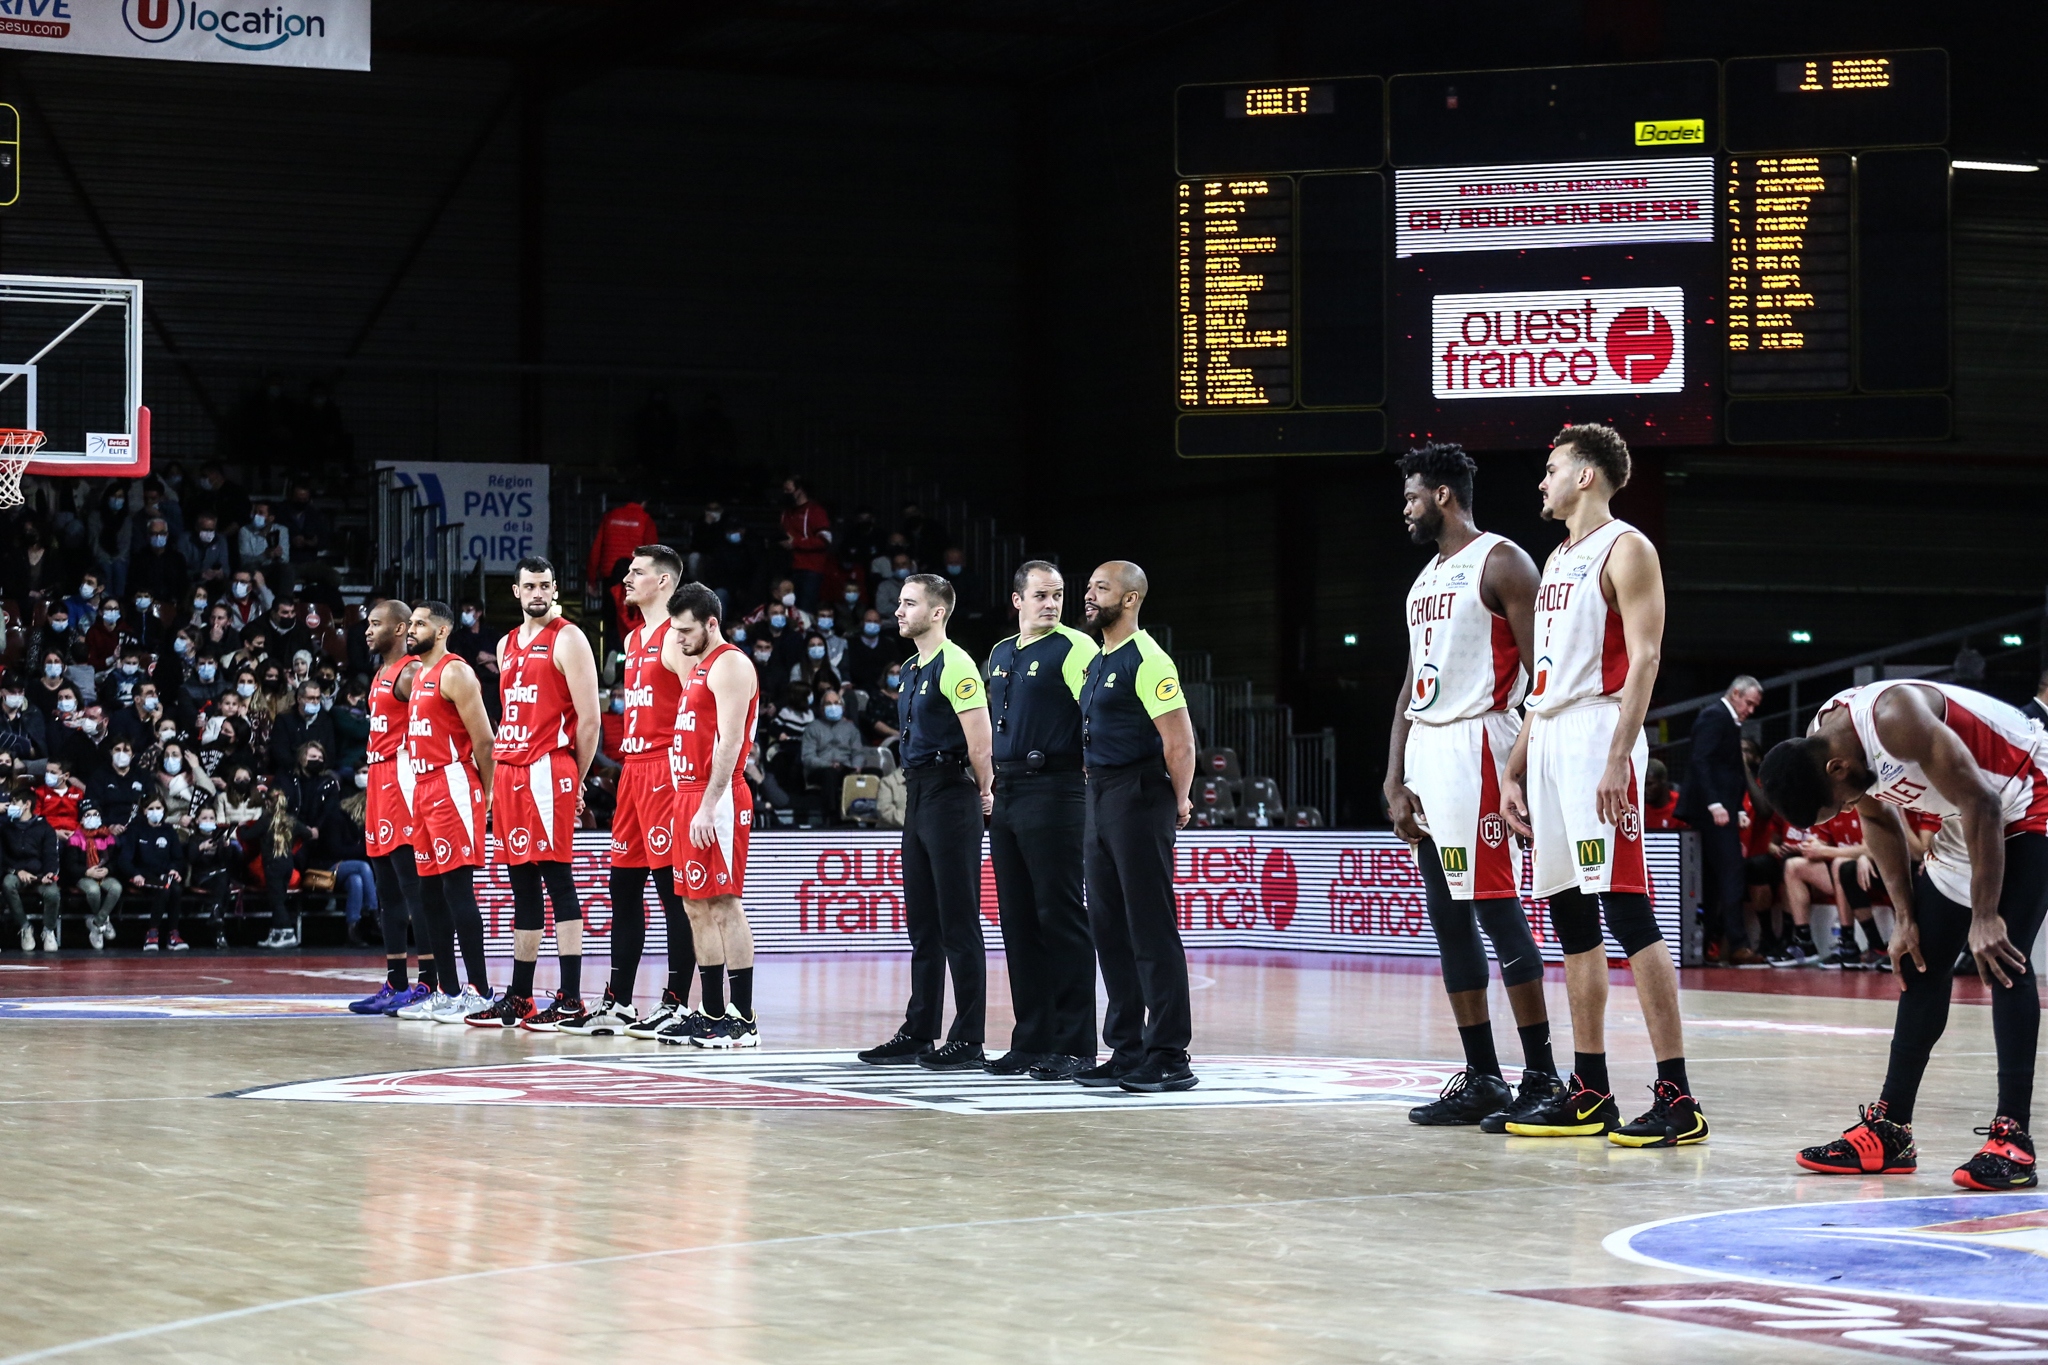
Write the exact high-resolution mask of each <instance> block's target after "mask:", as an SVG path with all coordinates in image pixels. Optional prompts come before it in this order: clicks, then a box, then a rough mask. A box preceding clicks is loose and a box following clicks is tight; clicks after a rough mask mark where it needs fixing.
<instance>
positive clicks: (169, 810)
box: [156, 740, 219, 833]
mask: <svg viewBox="0 0 2048 1365" xmlns="http://www.w3.org/2000/svg"><path fill="white" fill-rule="evenodd" d="M156 787H157V794H158V795H159V796H161V797H162V798H163V802H164V815H165V817H166V818H167V819H169V820H170V822H171V824H173V825H174V826H176V827H177V829H178V830H179V832H180V833H183V832H184V831H186V830H189V829H191V828H192V817H193V815H194V814H195V813H196V812H197V811H200V810H204V809H208V808H210V807H211V806H212V805H213V799H214V797H215V796H217V795H219V790H218V788H216V787H215V786H214V783H213V779H212V778H210V777H208V776H207V775H206V770H205V769H204V768H202V767H200V766H199V764H198V762H196V761H195V760H194V758H193V756H192V755H191V754H190V753H188V752H187V751H186V749H185V746H184V745H183V744H181V743H179V742H177V741H176V740H172V741H170V742H167V743H165V744H164V746H163V752H162V753H161V754H159V755H158V757H157V761H156Z"/></svg>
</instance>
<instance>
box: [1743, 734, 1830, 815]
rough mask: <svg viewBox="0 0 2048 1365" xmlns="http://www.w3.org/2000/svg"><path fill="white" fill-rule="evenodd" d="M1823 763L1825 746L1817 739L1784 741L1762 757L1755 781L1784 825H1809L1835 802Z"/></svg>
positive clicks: (1826, 754) (1826, 751)
mask: <svg viewBox="0 0 2048 1365" xmlns="http://www.w3.org/2000/svg"><path fill="white" fill-rule="evenodd" d="M1827 763H1828V748H1827V744H1826V743H1825V742H1823V741H1822V740H1821V739H1819V738H1818V737H1816V736H1812V735H1809V736H1806V737H1805V738H1803V739H1788V740H1786V741H1784V742H1783V743H1781V744H1779V745H1777V746H1775V747H1774V748H1772V750H1771V751H1770V752H1769V753H1767V754H1765V755H1764V761H1763V763H1762V764H1761V765H1759V766H1758V768H1757V774H1756V780H1757V783H1758V785H1760V786H1761V787H1762V788H1763V789H1764V795H1765V796H1768V797H1769V798H1771V804H1772V805H1774V806H1776V807H1777V808H1778V813H1779V814H1780V815H1782V816H1784V817H1785V821H1786V823H1787V824H1791V825H1795V826H1806V825H1811V824H1812V823H1813V822H1814V818H1815V817H1816V816H1818V815H1819V814H1820V808H1821V807H1822V806H1825V805H1827V804H1828V803H1829V802H1831V801H1833V800H1834V799H1835V784H1834V783H1833V782H1832V781H1831V780H1830V779H1829V777H1828V768H1827Z"/></svg>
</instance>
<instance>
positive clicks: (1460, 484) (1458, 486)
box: [1394, 441, 1479, 512]
mask: <svg viewBox="0 0 2048 1365" xmlns="http://www.w3.org/2000/svg"><path fill="white" fill-rule="evenodd" d="M1394 467H1395V468H1396V469H1399V470H1400V471H1401V477H1402V478H1403V479H1410V478H1419V479H1421V480H1422V486H1423V487H1425V488H1448V489H1450V490H1451V496H1452V497H1454V498H1456V499H1457V500H1458V506H1460V507H1462V508H1464V509H1465V510H1466V511H1467V512H1470V511H1471V510H1472V476H1473V475H1475V474H1477V473H1478V472H1479V465H1478V463H1477V462H1476V461H1475V460H1473V458H1472V457H1471V456H1470V455H1467V454H1466V453H1465V447H1463V446H1461V445H1459V444H1458V443H1457V442H1456V441H1431V442H1429V443H1428V444H1426V445H1419V446H1417V447H1415V449H1413V450H1411V451H1409V452H1408V453H1407V454H1406V455H1403V456H1402V457H1401V458H1400V459H1399V460H1396V461H1395V462H1394Z"/></svg>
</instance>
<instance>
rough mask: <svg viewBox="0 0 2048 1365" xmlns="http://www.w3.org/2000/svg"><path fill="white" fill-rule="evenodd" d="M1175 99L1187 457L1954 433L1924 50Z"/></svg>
mask: <svg viewBox="0 0 2048 1365" xmlns="http://www.w3.org/2000/svg"><path fill="white" fill-rule="evenodd" d="M1176 101H1177V103H1176V109H1175V118H1176V127H1175V144H1174V145H1175V158H1176V166H1175V169H1176V171H1177V172H1178V176H1179V179H1178V182H1177V184H1176V185H1175V187H1174V205H1173V211H1174V232H1175V238H1174V271H1175V292H1176V318H1175V326H1176V341H1177V346H1176V348H1175V360H1176V366H1175V392H1174V398H1175V402H1176V404H1177V406H1178V410H1179V411H1178V416H1177V418H1176V429H1175V435H1176V446H1177V448H1178V450H1179V451H1180V453H1181V454H1182V455H1184V456H1188V457H1191V458H1199V457H1208V456H1263V455H1335V454H1374V453H1377V452H1379V451H1382V450H1386V449H1388V448H1390V447H1394V448H1402V447H1406V446H1410V445H1415V444H1419V443H1421V442H1423V441H1430V440H1438V441H1458V442H1461V443H1463V444H1464V445H1466V446H1469V447H1471V448H1473V449H1476V450H1501V449H1511V448H1524V449H1527V448H1539V449H1540V448H1541V447H1542V446H1544V445H1547V444H1548V443H1549V440H1550V437H1551V436H1552V435H1553V434H1554V433H1555V432H1556V431H1557V430H1558V428H1560V427H1562V426H1565V425H1567V424H1568V423H1573V422H1603V423H1606V424H1608V425H1610V426H1613V427H1615V428H1616V429H1617V430H1619V431H1620V432H1621V433H1622V435H1623V436H1624V437H1626V438H1627V440H1628V441H1629V442H1630V443H1631V444H1632V445H1638V446H1704V445H1715V444H1719V443H1723V442H1726V443H1729V444H1736V445H1742V444H1763V443H1771V444H1788V443H1807V442H1832V441H1843V442H1859V443H1860V442H1876V441H1933V440H1940V439H1943V438H1945V437H1946V436H1947V435H1948V430H1949V278H1948V276H1949V264H1948V257H1949V175H1950V165H1949V156H1948V152H1947V150H1946V147H1945V144H1946V142H1947V140H1948V56H1947V54H1946V53H1944V52H1942V51H1940V50H1938V49H1931V48H1930V49H1916V50H1911V51H1899V52H1857V53H1823V54H1819V55H1801V56H1785V57H1743V58H1737V59H1733V60H1730V61H1726V62H1714V61H1677V62H1642V63H1628V64H1623V65H1614V66H1572V67H1549V68H1540V69H1528V70H1519V71H1447V72H1438V73H1435V74H1428V75H1397V76H1393V77H1388V78H1382V77H1380V76H1345V77H1333V78H1327V79H1325V78H1314V79H1304V80H1296V81H1270V82H1257V83H1251V82H1240V83H1236V84H1221V85H1187V86H1182V87H1181V88H1180V90H1179V92H1178V94H1177V96H1176Z"/></svg>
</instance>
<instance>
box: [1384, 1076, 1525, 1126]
mask: <svg viewBox="0 0 2048 1365" xmlns="http://www.w3.org/2000/svg"><path fill="white" fill-rule="evenodd" d="M1514 1098H1515V1092H1514V1091H1512V1090H1510V1089H1508V1083H1507V1082H1506V1081H1504V1080H1502V1079H1501V1078H1500V1077H1498V1076H1489V1075H1486V1074H1485V1073H1483V1072H1478V1071H1474V1070H1473V1069H1472V1068H1470V1067H1466V1068H1465V1069H1464V1070H1463V1071H1460V1072H1459V1073H1458V1074H1457V1075H1455V1076H1453V1077H1451V1078H1450V1079H1449V1080H1447V1081H1445V1082H1444V1088H1443V1091H1442V1093H1441V1094H1439V1095H1438V1096H1437V1097H1436V1098H1435V1099H1433V1100H1431V1101H1430V1102H1429V1103H1428V1104H1418V1105H1416V1106H1415V1107H1414V1108H1413V1109H1410V1110H1409V1111H1408V1121H1409V1122H1410V1123H1419V1124H1422V1125H1423V1126H1424V1127H1428V1128H1450V1127H1458V1126H1463V1125H1466V1124H1474V1123H1478V1122H1479V1121H1480V1120H1481V1119H1483V1118H1485V1117H1486V1116H1487V1115H1488V1114H1491V1113H1494V1112H1496V1111H1497V1110H1501V1109H1505V1108H1507V1107H1508V1105H1509V1103H1511V1102H1512V1101H1513V1100H1514Z"/></svg>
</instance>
